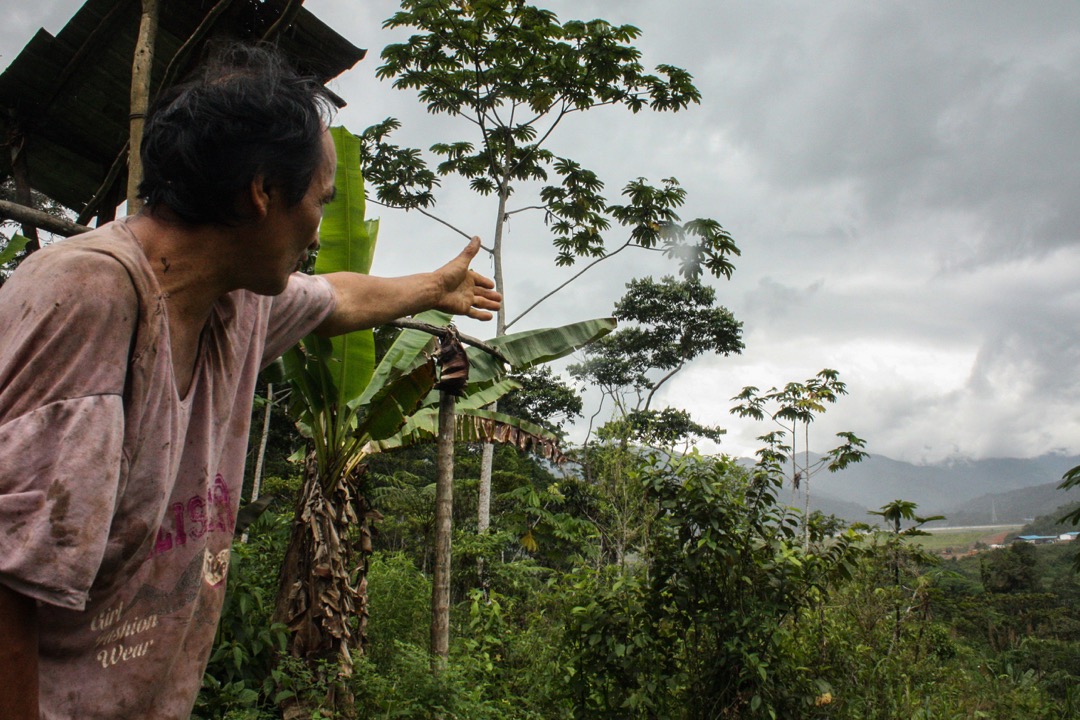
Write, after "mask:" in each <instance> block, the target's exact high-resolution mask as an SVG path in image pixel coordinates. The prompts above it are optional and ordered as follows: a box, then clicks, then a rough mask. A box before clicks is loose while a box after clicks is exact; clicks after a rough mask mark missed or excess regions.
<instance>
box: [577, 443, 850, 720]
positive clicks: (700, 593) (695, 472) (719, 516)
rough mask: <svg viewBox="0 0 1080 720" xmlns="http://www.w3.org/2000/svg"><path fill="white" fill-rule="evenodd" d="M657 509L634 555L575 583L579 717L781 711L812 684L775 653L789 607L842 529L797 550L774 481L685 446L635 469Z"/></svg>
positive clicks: (815, 685)
mask: <svg viewBox="0 0 1080 720" xmlns="http://www.w3.org/2000/svg"><path fill="white" fill-rule="evenodd" d="M639 477H640V481H641V482H642V484H643V486H644V488H645V490H646V492H647V494H648V496H649V497H650V498H651V499H652V500H653V502H655V503H656V505H657V508H658V514H657V516H656V520H655V522H654V524H653V527H652V529H651V535H650V538H649V541H648V543H647V545H646V546H645V548H644V549H643V552H644V559H645V564H644V565H642V566H639V567H636V568H630V571H629V574H627V575H625V576H623V575H620V576H618V577H617V578H616V579H615V580H614V582H611V583H610V584H607V583H605V582H604V581H603V578H604V576H602V575H601V576H596V577H593V578H587V579H586V580H585V582H584V583H583V585H582V590H583V593H582V594H583V595H585V596H587V597H589V598H590V599H589V601H588V602H587V603H585V604H583V605H581V606H579V607H578V608H575V611H574V626H573V634H572V635H571V639H572V643H573V645H572V646H573V649H574V651H575V658H576V673H575V675H574V679H573V683H574V688H575V696H576V705H577V712H578V716H580V717H626V716H630V717H656V716H661V717H684V718H711V717H724V716H729V715H730V716H738V717H793V716H794V715H793V714H792V713H798V712H801V709H802V708H805V707H806V706H807V705H809V704H811V703H812V701H813V699H814V698H815V697H816V696H817V695H818V694H819V692H820V691H821V688H822V687H824V686H823V685H821V684H820V683H819V682H818V679H817V678H815V677H814V674H813V673H812V672H811V671H810V670H809V669H807V668H800V667H798V666H796V665H794V664H792V663H790V662H789V661H787V660H786V659H785V653H784V652H783V648H784V646H785V644H786V643H788V642H789V639H790V637H791V633H792V627H791V625H790V621H791V620H793V619H794V618H795V617H797V616H798V614H799V613H800V611H802V610H803V609H805V608H808V607H812V606H813V605H815V604H816V603H817V602H818V601H819V600H820V598H822V597H823V596H824V595H825V594H826V593H827V590H828V583H829V580H830V579H831V578H833V577H839V576H843V575H845V574H847V573H849V572H850V570H851V566H852V563H853V561H854V559H855V557H856V549H855V546H854V544H853V543H854V540H855V538H856V536H855V535H854V534H853V533H846V534H843V535H841V536H839V537H831V538H826V537H824V536H821V535H818V534H816V535H815V538H814V539H815V547H814V552H813V553H810V554H806V553H803V552H802V551H801V549H800V548H799V543H798V542H797V537H796V531H795V521H794V518H792V517H791V516H789V515H788V513H787V512H786V511H785V510H783V509H782V508H780V506H779V505H778V503H777V501H776V495H775V492H776V489H777V488H778V481H777V480H776V479H774V478H773V477H771V476H769V475H767V474H762V473H758V474H754V475H751V474H749V473H747V471H745V470H743V469H741V468H740V467H739V466H737V465H736V464H735V463H734V462H733V461H730V460H715V459H707V458H702V457H699V456H696V455H690V456H687V457H685V458H678V459H671V460H669V461H666V462H660V461H658V460H652V461H651V462H650V463H649V464H648V465H646V466H644V467H642V468H641V470H640V474H639Z"/></svg>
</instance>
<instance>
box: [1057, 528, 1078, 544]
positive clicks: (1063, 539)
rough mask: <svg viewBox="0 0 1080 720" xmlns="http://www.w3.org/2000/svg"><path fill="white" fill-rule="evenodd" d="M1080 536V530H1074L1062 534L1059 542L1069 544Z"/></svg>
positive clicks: (1059, 536)
mask: <svg viewBox="0 0 1080 720" xmlns="http://www.w3.org/2000/svg"><path fill="white" fill-rule="evenodd" d="M1078 536H1080V530H1073V531H1072V532H1067V533H1061V534H1060V535H1058V540H1059V541H1060V542H1069V541H1070V540H1075V539H1076V538H1077V537H1078Z"/></svg>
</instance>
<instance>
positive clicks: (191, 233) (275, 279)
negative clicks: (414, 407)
mask: <svg viewBox="0 0 1080 720" xmlns="http://www.w3.org/2000/svg"><path fill="white" fill-rule="evenodd" d="M330 107H331V106H330V104H329V102H328V99H327V95H326V92H325V90H324V89H323V88H322V87H321V85H319V84H318V83H317V82H315V81H313V80H311V79H308V78H304V77H301V76H299V75H297V74H296V73H294V72H293V71H292V70H291V69H290V68H289V67H288V66H287V64H286V63H285V62H284V61H283V60H282V58H281V57H280V56H279V55H278V54H276V53H275V52H274V51H271V50H267V49H265V48H260V47H246V46H233V47H230V48H228V49H226V50H224V51H222V52H220V53H219V54H218V55H217V57H215V58H214V59H213V60H212V61H211V62H209V63H208V64H207V65H206V66H205V67H204V68H203V69H202V70H201V71H200V73H199V74H198V75H197V76H196V77H194V78H193V79H191V80H189V81H187V82H185V83H184V84H182V85H180V86H177V87H174V88H172V89H170V90H169V91H167V92H166V93H164V94H163V96H162V97H161V98H159V99H158V101H157V102H156V103H155V106H154V107H153V108H152V109H151V112H150V113H149V116H148V118H147V124H146V130H145V135H144V140H143V151H142V156H143V165H144V172H145V179H144V181H143V183H142V185H141V186H140V194H141V195H142V196H143V197H144V198H145V200H146V207H145V209H144V211H143V212H141V213H139V214H138V215H136V216H134V217H129V218H125V219H124V220H121V221H118V222H115V223H110V224H109V225H107V226H105V227H103V228H100V229H98V230H95V231H93V232H91V233H87V234H86V235H83V236H80V237H78V238H72V239H70V240H66V241H63V242H60V243H56V244H54V245H52V246H50V247H48V248H46V249H44V250H41V251H40V252H38V253H35V254H34V255H32V256H31V257H30V258H28V259H27V260H26V261H25V262H24V263H23V265H22V266H21V267H20V268H19V270H18V271H17V272H16V273H15V274H14V275H13V276H12V278H11V279H10V280H9V281H8V282H7V283H6V284H5V285H4V287H3V289H2V291H0V678H3V680H2V682H0V718H3V719H4V720H6V719H7V718H20V719H21V718H34V719H36V718H38V717H39V716H40V717H42V718H49V719H52V718H75V717H77V718H187V717H188V715H189V714H190V711H191V707H192V705H193V703H194V700H195V695H196V694H197V692H198V689H199V686H200V683H201V679H202V673H203V669H204V668H205V665H206V660H207V656H208V654H209V651H210V648H211V645H212V642H213V637H214V631H215V628H216V626H217V621H218V617H219V615H220V611H221V603H222V599H223V596H224V579H225V576H226V571H227V568H228V559H229V547H230V544H231V541H232V532H233V528H234V524H235V517H236V510H237V506H238V501H239V489H240V484H241V481H242V478H243V462H244V455H245V451H246V441H247V433H248V426H249V422H250V414H251V401H252V397H253V391H254V386H255V379H256V374H257V373H258V371H259V370H260V369H261V368H262V367H263V366H265V365H266V364H267V363H269V362H270V361H271V360H272V359H273V358H274V357H276V356H277V355H279V354H281V353H282V352H283V351H284V350H286V349H287V348H288V347H289V346H290V345H292V344H293V343H294V342H295V341H296V340H297V339H299V338H300V337H302V336H303V335H305V334H307V333H308V332H311V331H315V332H319V333H322V334H325V335H332V334H338V333H343V332H348V331H352V330H356V329H360V328H366V327H372V326H375V325H378V324H380V323H384V322H387V321H389V320H392V319H394V318H397V317H401V316H404V315H409V314H412V313H415V312H419V311H421V310H425V309H429V308H438V309H441V310H444V311H448V312H453V313H457V314H462V315H467V316H469V317H473V318H478V319H483V320H486V319H490V317H491V311H493V310H495V309H497V308H498V307H499V302H500V297H499V295H498V294H497V293H496V292H494V290H493V289H492V288H493V284H492V283H491V281H490V280H487V279H485V278H482V277H480V276H479V275H476V274H475V273H473V272H472V271H470V270H469V269H468V266H469V262H470V261H471V259H472V258H473V257H474V256H475V254H476V252H477V250H478V248H479V240H478V239H475V238H474V240H473V242H472V243H470V244H469V246H468V247H467V248H466V249H465V251H464V252H462V253H461V254H460V255H459V256H458V257H457V258H455V259H454V260H452V261H451V262H450V263H449V264H447V265H446V266H444V267H442V268H440V269H439V270H436V271H435V272H432V273H425V274H419V275H413V276H409V277H404V278H395V279H384V278H375V277H369V276H363V275H356V274H351V273H339V274H330V275H324V276H320V277H311V276H306V275H302V274H296V273H294V271H295V270H296V269H297V268H298V266H299V265H300V264H301V263H302V262H303V260H304V259H305V258H306V257H307V255H308V253H309V252H310V251H312V250H313V249H315V248H316V247H317V246H318V241H317V236H316V233H317V229H318V225H319V220H320V217H321V212H322V206H323V205H324V204H326V203H327V202H329V201H330V199H331V198H332V197H333V196H334V170H335V166H336V157H335V153H334V147H333V142H332V141H331V139H330V136H329V133H328V132H327V130H326V126H327V123H328V117H329V110H330Z"/></svg>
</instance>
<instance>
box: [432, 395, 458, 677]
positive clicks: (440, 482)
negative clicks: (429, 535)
mask: <svg viewBox="0 0 1080 720" xmlns="http://www.w3.org/2000/svg"><path fill="white" fill-rule="evenodd" d="M456 402H457V399H456V398H455V397H454V396H453V395H451V394H450V393H448V392H445V391H444V392H440V393H439V438H438V440H437V443H436V448H437V450H436V458H437V459H436V471H435V569H434V570H435V571H434V573H433V574H432V575H433V577H432V582H431V655H432V668H433V669H435V670H438V669H439V668H440V667H442V666H443V665H445V663H446V660H447V658H448V657H449V656H450V533H451V531H452V527H453V511H454V429H455V428H454V425H455V423H456V421H457V418H456V417H455V415H454V405H455V404H456Z"/></svg>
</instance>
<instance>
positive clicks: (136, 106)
mask: <svg viewBox="0 0 1080 720" xmlns="http://www.w3.org/2000/svg"><path fill="white" fill-rule="evenodd" d="M157 28H158V0H142V17H141V19H140V20H139V39H138V40H137V41H136V43H135V57H134V59H133V61H132V65H131V115H130V116H129V117H130V119H131V120H130V127H129V132H130V141H129V142H128V148H129V152H128V187H127V203H128V208H127V211H128V215H134V214H135V213H137V212H138V211H139V210H141V209H142V200H140V199H139V198H138V194H139V183H140V182H142V174H143V172H142V156H141V154H140V152H141V148H142V134H143V126H144V125H145V124H146V108H147V107H148V106H149V104H150V71H151V69H152V67H153V64H154V43H155V41H156V40H157Z"/></svg>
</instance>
